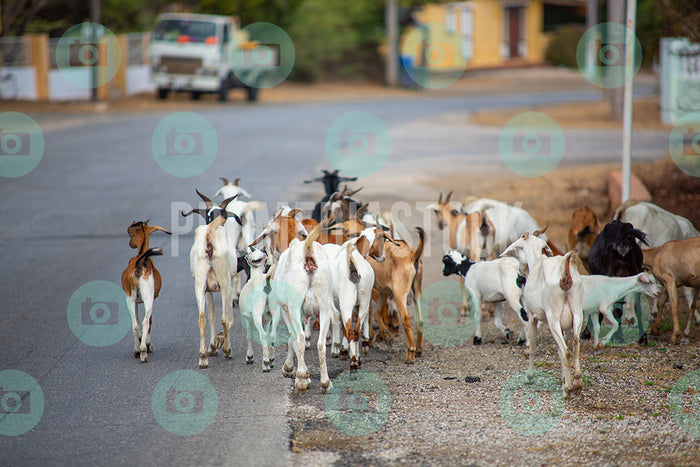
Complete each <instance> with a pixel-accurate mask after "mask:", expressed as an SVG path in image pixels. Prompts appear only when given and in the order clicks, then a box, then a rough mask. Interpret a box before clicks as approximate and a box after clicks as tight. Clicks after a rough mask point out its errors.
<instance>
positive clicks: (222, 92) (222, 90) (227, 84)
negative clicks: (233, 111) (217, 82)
mask: <svg viewBox="0 0 700 467" xmlns="http://www.w3.org/2000/svg"><path fill="white" fill-rule="evenodd" d="M229 89H231V81H230V80H229V78H228V77H227V78H224V79H222V80H221V87H219V101H221V102H226V101H227V100H228V91H229Z"/></svg>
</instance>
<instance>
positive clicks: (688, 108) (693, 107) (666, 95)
mask: <svg viewBox="0 0 700 467" xmlns="http://www.w3.org/2000/svg"><path fill="white" fill-rule="evenodd" d="M659 49H660V53H661V121H662V122H664V123H668V124H673V123H675V122H676V121H678V119H679V118H681V117H683V116H684V115H686V114H689V113H691V112H700V44H693V43H690V42H689V41H688V40H687V39H678V38H670V37H665V38H663V39H661V43H660V46H659Z"/></svg>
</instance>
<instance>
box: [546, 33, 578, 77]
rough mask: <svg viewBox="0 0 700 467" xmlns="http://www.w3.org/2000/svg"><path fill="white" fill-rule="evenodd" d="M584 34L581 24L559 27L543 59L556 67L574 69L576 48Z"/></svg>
mask: <svg viewBox="0 0 700 467" xmlns="http://www.w3.org/2000/svg"><path fill="white" fill-rule="evenodd" d="M585 32H586V26H585V25H583V24H567V25H564V26H561V27H560V28H559V29H557V31H556V32H554V33H553V36H552V40H551V41H550V42H549V45H548V46H547V52H546V53H545V59H546V60H547V61H548V62H551V63H552V64H554V65H557V66H565V67H568V68H576V66H577V65H576V47H577V46H578V41H579V40H580V39H581V36H583V34H584V33H585Z"/></svg>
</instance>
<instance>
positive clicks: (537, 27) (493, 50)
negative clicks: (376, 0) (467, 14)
mask: <svg viewBox="0 0 700 467" xmlns="http://www.w3.org/2000/svg"><path fill="white" fill-rule="evenodd" d="M463 5H465V3H464V2H460V7H463ZM466 5H467V7H468V8H469V9H470V10H471V11H472V18H473V46H472V47H473V56H472V57H469V59H468V61H464V60H463V59H462V57H461V56H459V55H461V54H456V55H458V57H456V58H455V60H454V62H455V63H454V67H455V68H457V67H460V68H464V66H465V65H466V66H467V67H468V68H472V67H474V68H482V67H494V66H500V65H504V64H506V63H508V62H509V61H510V59H509V58H505V57H501V45H502V44H504V43H505V39H504V38H505V35H506V31H505V27H506V21H505V7H507V6H511V5H512V6H522V7H523V13H524V16H525V17H524V20H523V23H524V27H525V41H526V44H527V54H526V55H525V56H524V57H519V58H518V59H517V60H519V61H523V62H532V63H536V62H541V61H543V60H544V53H545V47H546V43H547V41H546V37H545V35H544V34H543V32H542V22H543V1H542V0H527V1H523V2H520V3H518V2H502V1H500V0H472V1H469V2H466ZM447 10H448V5H446V4H427V5H425V6H424V7H423V9H422V10H421V11H420V12H418V13H417V14H416V17H417V20H418V21H419V23H421V24H426V23H433V22H435V23H443V24H445V21H446V19H447ZM456 11H458V10H456ZM461 22H462V16H461V15H460V14H455V24H456V27H457V31H462V30H463V27H462V24H461ZM439 31H441V33H437V32H435V33H433V34H432V36H431V38H430V41H431V43H447V44H453V45H454V46H456V47H459V42H460V41H461V39H462V38H461V34H460V33H459V32H455V33H449V32H448V31H447V29H446V28H440V29H439ZM431 32H433V31H431ZM419 42H420V41H419V40H417V35H415V34H414V35H410V31H409V33H407V35H406V36H405V39H404V46H403V47H402V54H408V55H411V56H413V57H414V59H415V55H416V52H415V51H417V50H419Z"/></svg>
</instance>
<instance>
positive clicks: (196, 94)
mask: <svg viewBox="0 0 700 467" xmlns="http://www.w3.org/2000/svg"><path fill="white" fill-rule="evenodd" d="M200 97H202V91H192V100H195V101H198V100H199V98H200Z"/></svg>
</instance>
